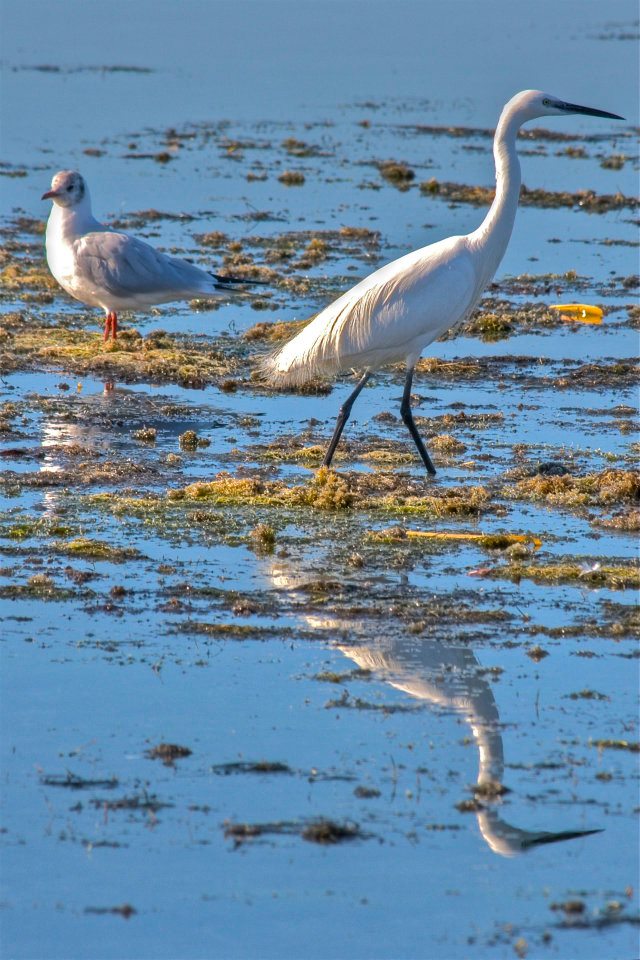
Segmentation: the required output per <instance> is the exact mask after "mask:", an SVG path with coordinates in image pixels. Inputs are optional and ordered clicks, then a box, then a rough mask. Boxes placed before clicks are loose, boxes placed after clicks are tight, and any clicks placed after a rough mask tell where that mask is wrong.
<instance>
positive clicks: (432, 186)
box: [420, 177, 640, 213]
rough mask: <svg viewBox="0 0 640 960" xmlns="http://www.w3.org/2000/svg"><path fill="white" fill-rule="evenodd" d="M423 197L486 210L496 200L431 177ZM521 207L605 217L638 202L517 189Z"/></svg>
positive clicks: (488, 190)
mask: <svg viewBox="0 0 640 960" xmlns="http://www.w3.org/2000/svg"><path fill="white" fill-rule="evenodd" d="M420 192H421V193H422V195H423V196H427V197H439V198H441V199H444V200H449V201H450V202H452V203H469V204H473V205H474V206H482V207H484V206H489V205H490V204H491V203H492V201H493V198H494V196H495V189H494V188H493V187H481V186H475V185H468V184H464V183H452V182H450V181H444V180H436V179H435V177H432V178H431V179H430V180H426V181H424V182H423V183H421V184H420ZM520 205H521V206H523V207H529V206H530V207H546V208H557V207H572V208H574V207H578V208H580V209H582V210H587V211H588V212H589V213H608V212H609V211H611V210H623V209H629V210H636V209H637V208H638V206H639V205H640V202H639V201H638V200H637V199H636V198H635V197H627V196H624V194H622V193H615V194H608V193H600V194H598V193H596V192H595V191H594V190H578V191H576V192H575V193H571V192H569V191H552V190H542V189H540V188H535V189H529V188H528V187H526V186H525V185H524V184H523V185H522V187H521V188H520Z"/></svg>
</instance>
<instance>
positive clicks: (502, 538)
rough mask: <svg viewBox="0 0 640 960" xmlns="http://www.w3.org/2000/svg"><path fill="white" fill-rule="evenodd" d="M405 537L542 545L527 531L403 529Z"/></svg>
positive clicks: (488, 543) (497, 543)
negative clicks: (475, 531) (491, 531)
mask: <svg viewBox="0 0 640 960" xmlns="http://www.w3.org/2000/svg"><path fill="white" fill-rule="evenodd" d="M405 534H406V536H407V537H416V538H417V537H428V538H432V539H434V540H483V541H485V544H486V545H490V544H491V542H492V541H495V542H496V546H498V545H500V546H502V545H505V546H506V545H509V544H512V543H532V544H533V546H534V547H535V549H536V550H537V549H538V547H541V546H542V540H539V539H538V537H534V536H533V535H532V534H529V533H452V532H450V531H448V530H405Z"/></svg>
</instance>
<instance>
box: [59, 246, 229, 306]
mask: <svg viewBox="0 0 640 960" xmlns="http://www.w3.org/2000/svg"><path fill="white" fill-rule="evenodd" d="M76 269H77V271H78V273H79V275H80V279H81V283H82V284H87V285H89V286H91V287H93V288H94V289H96V288H100V289H102V290H104V291H105V292H106V293H108V294H111V295H112V296H114V297H117V298H120V299H122V298H126V297H128V296H131V297H144V296H146V295H150V296H157V295H163V294H167V295H169V294H172V293H175V294H185V293H186V294H194V293H197V292H205V291H207V290H209V291H211V292H213V290H214V288H215V280H214V279H213V277H211V276H210V275H209V274H207V273H205V271H204V270H201V269H200V268H199V267H196V266H194V264H192V263H188V262H187V261H186V260H180V259H179V258H178V257H170V256H167V255H166V254H164V253H160V252H159V251H158V250H154V248H153V247H151V246H149V244H148V243H144V242H143V241H142V240H137V239H136V238H135V237H129V236H128V235H127V234H125V233H112V232H111V231H104V232H95V233H87V234H85V236H84V237H82V238H81V239H80V240H79V241H78V244H77V247H76Z"/></svg>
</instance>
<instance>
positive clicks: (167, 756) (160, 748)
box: [147, 743, 193, 767]
mask: <svg viewBox="0 0 640 960" xmlns="http://www.w3.org/2000/svg"><path fill="white" fill-rule="evenodd" d="M192 752H193V751H191V750H190V749H189V747H181V746H180V745H179V744H177V743H159V744H158V745H157V746H156V747H152V748H151V749H150V750H147V756H148V758H149V759H150V760H162V762H163V763H164V765H165V766H166V767H172V766H173V764H174V763H175V761H176V760H181V759H183V758H184V757H190V756H191V754H192Z"/></svg>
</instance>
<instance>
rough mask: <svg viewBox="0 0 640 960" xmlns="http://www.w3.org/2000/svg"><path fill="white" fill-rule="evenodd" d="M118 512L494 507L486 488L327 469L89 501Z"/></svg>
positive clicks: (428, 512)
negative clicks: (427, 489) (424, 489)
mask: <svg viewBox="0 0 640 960" xmlns="http://www.w3.org/2000/svg"><path fill="white" fill-rule="evenodd" d="M88 502H90V503H92V504H94V505H96V506H104V507H107V508H109V509H111V510H112V511H113V512H115V513H129V512H138V513H141V514H145V513H146V512H147V511H150V512H154V511H161V510H162V509H163V507H166V506H173V507H176V506H192V505H194V504H199V503H207V504H210V505H211V506H214V507H251V508H256V507H267V508H281V509H283V510H287V509H290V510H298V509H301V508H309V509H311V510H317V511H345V510H362V511H379V512H382V513H392V514H393V513H395V514H411V515H420V514H423V515H425V516H436V517H440V516H442V517H445V516H447V517H469V516H478V515H480V514H481V513H484V512H486V511H487V510H489V509H494V505H493V504H492V496H491V493H490V491H489V490H488V489H487V488H486V487H482V486H478V485H476V486H466V487H462V486H456V487H438V488H434V492H433V493H432V494H429V495H421V496H420V495H416V494H415V492H414V483H413V481H411V479H410V478H407V477H404V476H402V475H392V476H390V475H388V474H358V473H349V474H344V475H343V474H338V473H336V472H335V471H333V470H329V469H328V468H326V467H321V468H320V469H319V470H317V471H316V473H315V474H313V476H311V477H310V478H309V479H308V480H307V481H306V482H305V483H302V484H296V485H293V486H289V485H287V484H286V483H285V482H284V481H281V480H263V479H261V478H258V477H249V476H242V477H234V476H233V475H231V474H230V473H226V472H222V473H219V474H217V475H216V476H215V477H214V478H213V479H211V480H198V481H196V482H194V483H190V484H188V485H187V486H185V487H177V488H173V489H169V490H168V491H167V493H166V494H165V496H164V498H157V497H143V498H136V497H118V496H117V495H110V494H104V495H103V494H98V495H94V496H93V497H91V498H90V499H89V501H88Z"/></svg>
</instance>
